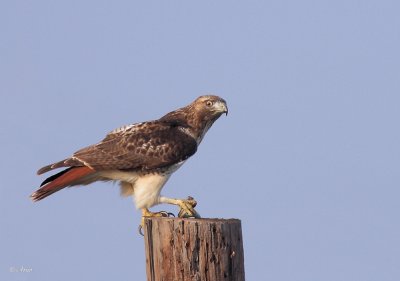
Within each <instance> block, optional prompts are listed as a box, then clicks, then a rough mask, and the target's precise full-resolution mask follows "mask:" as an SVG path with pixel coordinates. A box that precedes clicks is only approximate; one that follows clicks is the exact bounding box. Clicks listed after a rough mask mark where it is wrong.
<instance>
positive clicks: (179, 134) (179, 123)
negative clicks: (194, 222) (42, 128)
mask: <svg viewBox="0 0 400 281" xmlns="http://www.w3.org/2000/svg"><path fill="white" fill-rule="evenodd" d="M223 113H226V114H227V113H228V109H227V105H226V102H225V101H224V100H223V99H222V98H220V97H217V96H212V95H209V96H201V97H199V98H197V99H196V100H195V101H194V102H192V103H191V104H189V105H188V106H185V107H183V108H180V109H178V110H175V111H172V112H170V113H168V114H166V115H165V116H163V117H161V118H160V119H158V120H154V121H148V122H143V123H137V124H133V125H129V126H125V127H122V128H119V129H116V130H114V131H112V132H110V133H109V134H108V135H107V136H106V137H105V138H104V139H103V140H102V141H100V142H99V143H97V144H94V145H91V146H88V147H86V148H83V149H81V150H78V151H77V152H75V153H74V154H73V155H72V156H71V157H69V158H66V159H64V160H62V161H59V162H56V163H53V164H50V165H47V166H45V167H43V168H41V169H39V170H38V172H37V173H38V174H39V175H40V174H43V173H46V172H48V171H50V170H53V169H57V168H66V169H65V170H63V171H61V172H59V173H58V174H55V175H53V176H51V177H49V178H47V179H46V180H45V181H44V182H43V183H42V185H41V188H40V189H38V190H37V191H36V192H34V193H33V194H32V195H31V198H32V200H34V201H38V200H41V199H43V198H45V197H47V196H49V195H51V194H53V193H54V192H57V191H59V190H61V189H63V188H64V187H68V186H75V185H86V184H90V183H92V182H95V181H110V180H112V181H120V182H121V190H122V193H123V194H124V195H133V196H134V197H135V201H136V206H137V207H138V208H149V207H151V206H153V205H155V204H159V203H160V202H165V200H163V198H161V196H160V191H161V188H162V187H163V185H164V184H165V182H166V181H167V180H168V178H169V176H170V175H171V174H172V173H173V172H174V171H175V170H176V169H178V168H179V167H180V165H182V164H183V162H184V161H185V160H186V159H188V158H189V157H190V156H192V155H193V154H194V153H195V152H196V151H197V147H198V145H199V144H200V142H201V140H202V138H203V137H204V135H205V133H206V132H207V130H208V129H209V128H210V127H211V125H212V124H213V123H214V121H215V120H217V119H218V118H219V117H220V116H221V114H223ZM167 199H168V198H167ZM168 203H169V202H168ZM172 204H174V203H172Z"/></svg>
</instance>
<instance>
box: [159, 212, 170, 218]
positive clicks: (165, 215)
mask: <svg viewBox="0 0 400 281" xmlns="http://www.w3.org/2000/svg"><path fill="white" fill-rule="evenodd" d="M160 214H161V215H162V216H163V217H169V213H168V212H166V211H161V212H160Z"/></svg>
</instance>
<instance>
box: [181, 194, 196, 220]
mask: <svg viewBox="0 0 400 281" xmlns="http://www.w3.org/2000/svg"><path fill="white" fill-rule="evenodd" d="M196 205H197V201H196V200H194V198H193V197H191V196H188V198H187V200H182V204H180V205H179V207H180V208H181V209H180V210H179V213H178V217H180V218H195V219H199V218H201V216H200V214H199V213H198V212H197V211H196V210H195V209H194V207H196Z"/></svg>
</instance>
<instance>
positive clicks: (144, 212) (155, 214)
mask: <svg viewBox="0 0 400 281" xmlns="http://www.w3.org/2000/svg"><path fill="white" fill-rule="evenodd" d="M150 217H165V218H168V217H175V215H174V214H172V213H168V212H165V211H161V212H150V211H149V209H147V208H144V209H142V220H141V222H140V225H139V228H138V230H139V234H140V235H142V236H144V234H143V231H142V230H143V228H144V219H145V218H150Z"/></svg>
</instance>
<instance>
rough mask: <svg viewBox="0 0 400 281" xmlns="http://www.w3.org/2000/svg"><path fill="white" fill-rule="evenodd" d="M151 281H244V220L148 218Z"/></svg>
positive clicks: (146, 233) (147, 233)
mask: <svg viewBox="0 0 400 281" xmlns="http://www.w3.org/2000/svg"><path fill="white" fill-rule="evenodd" d="M144 238H145V250H146V267H147V268H146V273H147V280H148V281H161V280H165V281H170V280H171V281H175V280H176V281H178V280H179V281H189V280H190V281H192V280H196V281H200V280H201V281H203V280H208V281H228V280H229V281H231V280H232V281H244V280H245V278H244V254H243V239H242V228H241V223H240V220H238V219H183V218H148V219H146V220H145V226H144Z"/></svg>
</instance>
